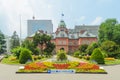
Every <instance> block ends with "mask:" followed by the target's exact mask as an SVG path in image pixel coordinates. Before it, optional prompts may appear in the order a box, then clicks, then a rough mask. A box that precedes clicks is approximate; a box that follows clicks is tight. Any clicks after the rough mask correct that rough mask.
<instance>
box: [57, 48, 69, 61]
mask: <svg viewBox="0 0 120 80" xmlns="http://www.w3.org/2000/svg"><path fill="white" fill-rule="evenodd" d="M57 60H58V61H65V60H67V56H66V52H65V51H64V50H60V51H58V53H57Z"/></svg>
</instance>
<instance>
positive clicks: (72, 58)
mask: <svg viewBox="0 0 120 80" xmlns="http://www.w3.org/2000/svg"><path fill="white" fill-rule="evenodd" d="M56 57H57V56H56V55H54V56H53V57H52V58H50V59H47V60H45V61H51V62H52V61H56ZM67 57H68V60H69V61H79V62H82V61H83V60H80V59H78V58H75V57H72V56H70V55H67Z"/></svg>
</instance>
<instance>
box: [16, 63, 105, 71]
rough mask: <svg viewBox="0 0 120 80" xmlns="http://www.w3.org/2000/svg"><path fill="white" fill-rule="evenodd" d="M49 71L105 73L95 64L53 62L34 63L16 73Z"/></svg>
mask: <svg viewBox="0 0 120 80" xmlns="http://www.w3.org/2000/svg"><path fill="white" fill-rule="evenodd" d="M50 69H56V70H60V69H61V70H63V69H68V70H69V69H74V70H75V71H76V72H77V73H80V72H90V73H94V72H99V73H100V72H105V71H104V69H100V67H99V66H98V65H96V64H91V63H84V62H67V63H54V62H35V63H30V64H27V65H25V66H24V68H22V69H19V71H18V72H46V73H47V71H48V70H50Z"/></svg>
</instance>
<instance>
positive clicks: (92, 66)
mask: <svg viewBox="0 0 120 80" xmlns="http://www.w3.org/2000/svg"><path fill="white" fill-rule="evenodd" d="M77 68H78V69H83V70H97V69H99V66H98V65H96V64H90V63H80V65H79V66H78V67H77Z"/></svg>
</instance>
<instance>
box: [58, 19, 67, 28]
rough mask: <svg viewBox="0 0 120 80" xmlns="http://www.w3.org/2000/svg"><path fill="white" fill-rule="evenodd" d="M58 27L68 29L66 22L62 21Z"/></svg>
mask: <svg viewBox="0 0 120 80" xmlns="http://www.w3.org/2000/svg"><path fill="white" fill-rule="evenodd" d="M58 27H66V24H65V22H64V21H63V20H61V21H60V23H59V25H58Z"/></svg>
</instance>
